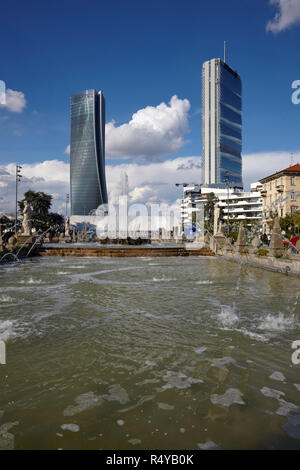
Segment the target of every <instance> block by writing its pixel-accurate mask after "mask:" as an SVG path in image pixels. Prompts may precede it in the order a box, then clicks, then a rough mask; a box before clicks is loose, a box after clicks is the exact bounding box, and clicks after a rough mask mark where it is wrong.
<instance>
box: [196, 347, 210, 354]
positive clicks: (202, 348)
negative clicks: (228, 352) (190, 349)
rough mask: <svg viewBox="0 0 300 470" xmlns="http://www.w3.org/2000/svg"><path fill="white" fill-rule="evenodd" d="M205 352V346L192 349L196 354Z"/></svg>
mask: <svg viewBox="0 0 300 470" xmlns="http://www.w3.org/2000/svg"><path fill="white" fill-rule="evenodd" d="M206 350H207V348H206V347H205V346H201V347H200V348H195V349H194V351H195V353H196V354H202V353H203V352H204V351H206Z"/></svg>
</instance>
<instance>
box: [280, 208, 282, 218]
mask: <svg viewBox="0 0 300 470" xmlns="http://www.w3.org/2000/svg"><path fill="white" fill-rule="evenodd" d="M280 217H283V209H282V208H281V209H280Z"/></svg>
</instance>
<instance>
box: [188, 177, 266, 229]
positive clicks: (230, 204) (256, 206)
mask: <svg viewBox="0 0 300 470" xmlns="http://www.w3.org/2000/svg"><path fill="white" fill-rule="evenodd" d="M261 189H262V185H261V184H260V183H253V184H251V191H248V192H246V191H241V190H239V189H234V188H228V190H226V189H221V188H210V187H208V188H207V187H203V186H202V187H200V185H186V186H185V187H184V188H183V197H182V201H181V221H182V231H184V232H188V233H190V234H191V233H192V227H193V226H194V223H195V222H194V221H195V220H196V214H197V212H198V211H199V209H200V205H201V204H203V205H205V204H206V202H207V194H209V193H212V192H213V193H214V194H215V196H216V197H217V198H218V202H217V205H218V207H219V208H220V209H222V211H223V221H224V222H226V221H227V219H228V214H229V220H230V221H232V220H234V221H236V222H243V221H246V223H247V225H248V227H249V228H250V227H251V225H252V223H253V222H255V223H256V224H257V225H259V226H260V225H261V222H262V211H263V208H262V206H263V199H262V195H261ZM194 231H195V230H194Z"/></svg>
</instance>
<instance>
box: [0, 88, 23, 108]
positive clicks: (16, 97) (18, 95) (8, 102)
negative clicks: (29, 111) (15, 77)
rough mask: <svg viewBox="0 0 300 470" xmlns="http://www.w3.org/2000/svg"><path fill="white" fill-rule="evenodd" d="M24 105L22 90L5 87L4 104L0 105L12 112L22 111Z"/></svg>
mask: <svg viewBox="0 0 300 470" xmlns="http://www.w3.org/2000/svg"><path fill="white" fill-rule="evenodd" d="M25 106H26V99H25V96H24V93H23V92H22V91H15V90H11V89H9V88H8V89H7V90H6V93H5V104H1V105H0V109H1V108H5V109H7V110H8V111H11V112H13V113H22V112H23V110H24V108H25Z"/></svg>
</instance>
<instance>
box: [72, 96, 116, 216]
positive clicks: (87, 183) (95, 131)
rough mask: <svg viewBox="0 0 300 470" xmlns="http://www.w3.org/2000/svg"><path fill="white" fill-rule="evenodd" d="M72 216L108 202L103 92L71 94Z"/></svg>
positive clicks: (87, 212) (87, 211) (84, 213)
mask: <svg viewBox="0 0 300 470" xmlns="http://www.w3.org/2000/svg"><path fill="white" fill-rule="evenodd" d="M70 185H71V215H72V216H73V215H84V216H85V215H88V214H90V213H91V211H94V210H95V209H97V207H98V206H100V205H101V204H107V202H108V198H107V189H106V178H105V99H104V95H103V93H102V91H99V92H96V90H85V91H83V92H81V93H78V94H76V95H72V96H71V145H70Z"/></svg>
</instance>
